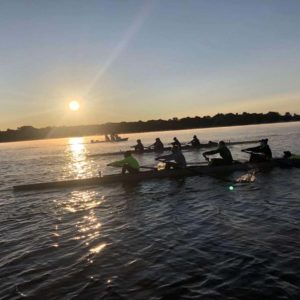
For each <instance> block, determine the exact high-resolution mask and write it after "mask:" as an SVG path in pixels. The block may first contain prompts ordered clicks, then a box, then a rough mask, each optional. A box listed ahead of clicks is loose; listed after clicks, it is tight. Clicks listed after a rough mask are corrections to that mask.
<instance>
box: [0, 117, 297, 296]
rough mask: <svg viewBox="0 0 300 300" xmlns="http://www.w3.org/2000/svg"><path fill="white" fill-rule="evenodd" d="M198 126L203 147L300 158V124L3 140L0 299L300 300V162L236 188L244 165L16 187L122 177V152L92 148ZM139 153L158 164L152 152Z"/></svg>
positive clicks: (192, 157) (192, 156) (191, 156)
mask: <svg viewBox="0 0 300 300" xmlns="http://www.w3.org/2000/svg"><path fill="white" fill-rule="evenodd" d="M195 133H196V134H197V135H198V137H199V138H200V140H201V141H203V142H205V141H209V140H219V139H224V140H232V141H234V140H249V139H259V138H263V137H269V143H270V145H271V147H272V150H273V152H274V156H281V153H282V151H284V150H291V151H294V152H298V153H300V123H289V124H273V125H259V126H244V127H224V128H214V129H197V130H187V131H177V132H161V133H144V134H130V135H124V136H128V137H129V141H128V142H124V143H118V144H113V145H111V144H89V141H90V139H95V138H97V137H85V138H70V139H54V140H43V141H30V142H18V143H7V144H0V158H1V169H0V176H1V187H0V190H1V199H0V245H1V248H0V249H1V256H0V299H22V298H25V299H153V300H154V299H243V300H245V299H246V300H247V299H300V241H299V237H300V226H299V225H300V194H299V180H300V169H273V170H268V171H265V172H262V173H258V174H257V179H256V181H255V182H254V183H251V184H233V183H232V182H233V181H234V179H236V178H238V177H239V176H240V175H242V174H243V173H238V172H237V173H233V174H230V175H224V176H222V177H205V176H201V177H200V176H199V177H191V178H185V179H180V180H170V179H164V180H153V181H148V182H140V183H137V184H132V185H121V184H113V185H108V186H101V187H92V188H91V187H90V188H76V189H75V188H73V189H65V190H48V191H30V192H13V191H12V189H11V188H12V186H13V185H17V184H24V183H32V182H42V181H51V180H59V179H66V178H68V179H69V178H84V177H90V176H96V175H97V174H98V172H99V170H101V172H102V173H103V174H109V173H112V172H118V171H119V170H116V169H113V168H110V167H106V164H107V163H108V162H110V161H112V160H115V159H116V158H117V157H105V158H93V159H91V158H88V157H87V154H93V153H101V152H110V151H119V150H122V149H126V148H128V147H129V146H130V145H132V144H134V142H135V140H136V139H137V138H141V139H142V141H143V142H144V144H146V145H147V144H150V143H153V140H154V138H155V137H157V136H160V137H161V138H162V140H163V141H164V142H168V141H171V139H172V138H173V136H175V135H176V136H177V137H178V138H179V139H180V140H182V141H188V140H189V139H191V137H192V135H193V134H195ZM98 138H99V137H98ZM241 149H242V147H241V146H234V147H232V148H231V150H232V152H233V155H234V158H236V159H247V156H245V154H243V153H241V152H240V150H241ZM186 157H187V160H188V161H189V162H196V161H199V160H202V156H201V152H190V153H186ZM137 158H138V159H139V160H140V162H141V164H143V165H148V166H150V165H152V166H153V165H154V155H153V154H147V155H143V156H139V157H137ZM230 186H233V189H232V190H230V189H229V187H230Z"/></svg>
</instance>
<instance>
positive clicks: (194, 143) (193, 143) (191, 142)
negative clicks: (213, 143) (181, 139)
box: [188, 135, 201, 148]
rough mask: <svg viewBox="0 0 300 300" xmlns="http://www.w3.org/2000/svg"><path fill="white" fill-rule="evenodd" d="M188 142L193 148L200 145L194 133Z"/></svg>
mask: <svg viewBox="0 0 300 300" xmlns="http://www.w3.org/2000/svg"><path fill="white" fill-rule="evenodd" d="M188 144H191V145H192V147H195V148H197V147H200V146H201V144H200V141H199V139H198V138H197V136H196V135H194V136H193V139H192V140H191V141H190V142H189V143H188Z"/></svg>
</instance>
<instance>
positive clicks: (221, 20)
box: [0, 0, 300, 130]
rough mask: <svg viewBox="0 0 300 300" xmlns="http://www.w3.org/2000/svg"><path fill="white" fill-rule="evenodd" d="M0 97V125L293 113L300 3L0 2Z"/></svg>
mask: <svg viewBox="0 0 300 300" xmlns="http://www.w3.org/2000/svg"><path fill="white" fill-rule="evenodd" d="M72 100H78V101H80V102H81V105H82V108H81V110H80V111H78V112H70V111H69V110H68V102H70V101H72ZM0 101H1V113H0V114H1V118H0V129H1V130H6V128H8V127H10V128H16V127H18V126H22V125H33V126H36V127H44V126H48V125H50V126H53V125H56V126H59V125H78V124H95V123H104V122H108V121H113V122H116V121H135V120H148V119H159V118H163V119H168V118H172V117H175V116H176V117H179V118H180V117H185V116H196V115H199V116H203V115H207V114H209V115H213V114H216V113H218V112H224V113H226V112H243V111H247V112H268V111H279V112H283V113H284V112H286V111H290V112H293V113H300V1H299V0H294V1H293V0H280V1H279V0H278V1H276V0H272V1H270V0H257V1H256V0H251V1H242V0H205V1H204V0H161V1H158V0H157V1H156V0H153V1H151V0H149V1H142V0H136V1H134V0H107V1H105V0H103V1H101V0H97V1H96V0H95V1H93V0H89V1H82V0H80V1H76V0H69V1H63V0H53V1H48V0H34V1H33V0H1V1H0Z"/></svg>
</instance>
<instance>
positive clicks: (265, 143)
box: [260, 139, 269, 145]
mask: <svg viewBox="0 0 300 300" xmlns="http://www.w3.org/2000/svg"><path fill="white" fill-rule="evenodd" d="M268 141H269V140H268V139H262V140H260V144H261V145H267V144H268Z"/></svg>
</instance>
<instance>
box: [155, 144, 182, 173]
mask: <svg viewBox="0 0 300 300" xmlns="http://www.w3.org/2000/svg"><path fill="white" fill-rule="evenodd" d="M171 151H172V154H169V155H164V156H159V157H156V158H155V160H162V161H163V162H165V163H166V169H167V170H168V169H170V168H173V169H183V168H186V160H185V157H184V155H183V154H182V152H181V150H180V148H179V147H178V146H177V145H175V146H173V147H172V150H171Z"/></svg>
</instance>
